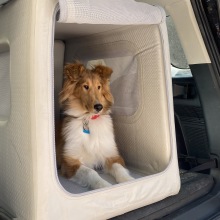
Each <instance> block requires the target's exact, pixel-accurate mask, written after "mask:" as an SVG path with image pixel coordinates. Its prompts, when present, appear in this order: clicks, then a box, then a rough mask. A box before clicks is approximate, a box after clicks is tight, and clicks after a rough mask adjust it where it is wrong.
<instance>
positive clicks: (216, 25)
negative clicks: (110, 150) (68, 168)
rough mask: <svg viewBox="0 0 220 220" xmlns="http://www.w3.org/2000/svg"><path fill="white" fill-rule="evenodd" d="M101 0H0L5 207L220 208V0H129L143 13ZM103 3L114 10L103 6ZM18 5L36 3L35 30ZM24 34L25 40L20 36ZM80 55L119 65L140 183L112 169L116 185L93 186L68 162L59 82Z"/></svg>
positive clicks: (168, 215)
mask: <svg viewBox="0 0 220 220" xmlns="http://www.w3.org/2000/svg"><path fill="white" fill-rule="evenodd" d="M71 1H72V2H71ZM93 1H94V2H97V7H96V8H95V7H94V8H92V7H90V8H89V10H91V11H92V10H94V11H92V13H91V14H92V15H90V14H89V13H88V11H87V9H83V10H84V11H83V10H82V11H83V13H84V14H83V13H82V14H80V13H79V14H77V13H76V14H77V16H78V17H77V16H76V17H74V16H72V15H71V13H75V11H74V10H76V9H75V8H74V4H79V6H80V4H81V3H78V2H77V1H76V0H69V1H68V0H67V1H64V0H59V1H57V0H48V1H46V0H45V2H44V3H43V2H41V3H39V1H38V0H34V1H33V2H34V3H33V2H32V3H30V2H29V3H28V0H0V102H1V103H3V104H2V105H1V104H0V143H2V144H0V175H1V176H2V177H3V178H0V219H2V220H8V219H19V220H20V219H21V220H26V219H27V220H30V219H31V220H32V219H33V220H34V219H45V220H46V219H48V220H50V219H54V216H56V218H57V219H64V220H68V219H70V218H69V216H71V215H72V213H76V214H75V216H74V218H76V219H85V218H87V219H90V218H91V219H112V220H113V219H114V220H125V219H126V220H139V219H147V220H151V219H152V220H153V219H165V220H168V219H176V220H185V219H195V220H196V219H198V220H199V219H209V220H214V219H218V218H219V217H220V169H219V156H220V135H219V134H220V133H219V131H220V123H219V122H220V2H219V1H218V0H166V1H163V0H136V1H131V0H128V2H127V5H129V4H131V6H130V5H129V7H133V6H132V4H134V6H135V7H136V6H137V9H136V11H137V14H135V9H134V8H133V9H132V10H133V12H134V14H133V16H128V14H129V13H131V11H129V10H131V9H129V10H128V11H126V10H125V11H124V15H127V16H124V17H123V13H122V14H120V13H118V12H117V9H115V10H116V11H115V12H114V10H112V11H111V10H110V9H111V8H109V5H108V4H107V3H106V5H105V4H104V3H103V2H101V1H99V0H93ZM93 1H91V2H92V3H93ZM120 1H122V0H120ZM46 2H47V3H46ZM76 2H77V3H76ZM85 2H87V1H85ZM88 2H90V1H88ZM108 2H109V1H108ZM116 3H117V2H115V1H114V4H116ZM25 4H27V6H26V9H25V10H26V11H25V10H24V8H25V7H24V6H23V5H25ZM112 4H113V3H112ZM118 4H119V2H118ZM123 4H124V6H123V7H124V8H125V9H126V7H128V6H127V5H126V0H124V1H123V3H122V5H123ZM142 4H143V5H145V6H146V10H148V12H149V16H148V15H147V16H146V18H142V17H141V15H142V14H141V13H142V12H141V8H145V6H143V5H142ZM103 5H105V7H103ZM119 5H120V4H119ZM81 7H82V6H81ZM102 7H103V8H104V9H103V8H102ZM17 8H19V10H21V11H19V10H17ZM44 8H46V9H44ZM79 8H80V7H79ZM27 10H29V12H27ZM65 10H67V11H66V12H65V13H64V11H65ZM68 10H69V11H68ZM80 10H81V8H80ZM101 10H106V11H105V12H106V14H105V13H103V14H101V15H99V16H100V17H101V18H102V19H100V18H99V17H98V16H97V17H96V16H94V12H98V11H101ZM120 10H122V8H120ZM138 10H139V11H138ZM143 10H144V9H143ZM109 11H110V12H109ZM13 12H15V13H17V15H18V16H21V15H22V14H24V15H25V16H24V18H23V19H24V21H23V23H22V25H23V24H25V22H29V23H28V24H27V26H28V27H29V29H30V30H29V29H28V28H27V27H26V26H25V25H24V27H26V29H25V28H23V29H22V28H21V29H20V27H19V26H18V25H17V23H16V22H15V25H14V24H13V23H12V22H11V21H9V23H8V24H7V21H6V19H9V20H10V16H16V15H13ZM37 12H39V13H41V14H40V15H41V16H39V17H38V15H37ZM80 12H81V11H80ZM9 13H10V15H9ZM31 13H32V14H31ZM34 13H36V14H34ZM48 13H50V14H49V15H48ZM108 13H109V14H108ZM111 13H112V14H111ZM126 13H127V14H126ZM26 14H27V15H26ZM33 14H34V15H33ZM71 16H72V17H71ZM80 16H81V17H86V16H88V18H85V20H83V19H82V20H80ZM89 16H91V17H89ZM92 16H93V17H92ZM114 16H115V17H114ZM28 17H31V19H32V20H30V21H27V19H26V18H28ZM128 17H129V19H130V20H129V19H127V18H128ZM139 17H140V18H141V19H140V20H138V19H139ZM43 18H44V19H43ZM62 19H63V20H62ZM77 19H79V21H78V20H77ZM86 19H87V20H86ZM89 19H94V23H92V22H93V21H91V23H90V20H89ZM105 19H106V20H105ZM117 19H118V20H117ZM120 19H121V20H120ZM123 19H124V20H123ZM164 19H165V20H164ZM97 20H98V21H97ZM110 20H112V23H111V22H110ZM133 20H134V21H135V22H134V23H132V22H133ZM44 21H45V23H44ZM13 22H14V20H13ZM31 22H32V23H31ZM114 22H115V23H114ZM123 22H124V23H123ZM131 23H132V24H131ZM145 23H146V24H147V25H145ZM31 24H32V25H33V26H31ZM13 25H14V26H13ZM1 27H2V28H1ZM165 27H166V28H165ZM12 30H13V31H14V32H13V31H12ZM27 30H28V31H29V32H28V34H27V35H26V33H25V31H27ZM15 31H16V33H19V34H20V35H19V34H18V35H17V36H15V34H14V33H15ZM12 32H13V34H11V33H12ZM12 35H13V37H12ZM8 36H9V37H8ZM24 36H25V39H24V41H22V42H25V41H27V45H25V43H24V44H23V46H24V48H23V51H19V50H17V49H16V47H15V46H14V45H15V44H16V45H17V44H21V43H18V41H21V40H20V37H22V38H24ZM166 36H167V37H168V39H167V37H166ZM30 39H34V40H30ZM166 42H167V44H166ZM164 45H165V46H164ZM20 46H21V45H19V48H20ZM13 47H14V48H15V49H16V55H13V56H12V51H13ZM15 49H14V50H15ZM36 51H37V52H36ZM42 51H43V52H42ZM167 51H169V52H167ZM32 54H33V56H32ZM39 54H41V55H39ZM15 57H16V58H15ZM17 58H18V59H17ZM25 58H27V60H28V61H29V62H28V64H26V63H25ZM32 58H33V60H32ZM35 59H36V60H35ZM13 60H16V62H15V61H13ZM73 60H80V61H82V62H83V63H84V64H85V65H88V64H89V63H91V62H95V63H102V64H104V65H107V66H113V67H114V68H113V72H114V73H115V74H114V73H113V78H112V80H111V91H112V94H113V96H114V97H115V104H114V106H113V108H112V118H113V121H114V128H115V132H116V141H117V143H118V144H119V146H120V148H119V151H120V153H121V154H122V156H123V157H124V159H125V162H126V164H127V166H128V169H129V171H130V173H131V175H132V176H133V177H134V178H135V181H134V182H132V183H127V184H122V185H120V184H119V186H118V184H116V182H114V180H112V179H111V178H110V177H109V176H108V175H106V174H102V173H100V175H101V176H102V177H103V178H104V179H106V180H107V181H109V182H111V183H112V184H113V187H112V188H111V189H106V190H105V189H104V190H98V191H97V192H96V191H91V190H90V189H87V188H83V187H79V186H78V185H77V184H75V183H73V182H71V181H69V180H67V179H65V178H64V177H62V176H61V175H60V172H59V169H57V167H56V161H55V156H54V155H55V154H56V153H55V147H54V145H55V143H54V141H55V124H56V121H59V120H61V119H62V118H63V117H64V116H63V112H62V109H60V106H59V102H58V99H59V92H60V90H61V89H62V86H63V67H64V65H65V63H68V62H71V61H73ZM13 63H14V65H17V69H16V67H15V66H14V67H13V66H12V65H13ZM19 63H22V64H21V65H22V66H23V67H24V68H23V69H20V68H19V65H20V64H19ZM167 63H168V66H167ZM25 66H26V68H25ZM33 68H34V69H35V70H34V72H33V74H29V73H28V72H29V71H30V70H33ZM51 69H52V71H51ZM167 69H168V70H167ZM42 70H44V71H45V70H46V72H47V73H45V74H42ZM137 70H138V71H137ZM10 71H12V73H10ZM51 72H52V73H51ZM8 73H10V74H8ZM17 73H18V77H17V78H16V77H15V80H14V81H13V77H14V76H15V75H16V74H17ZM24 73H25V74H24ZM38 73H39V75H38ZM144 73H147V74H145V75H144ZM13 74H14V75H13ZM22 74H23V77H22ZM44 81H45V83H44ZM16 85H17V86H16ZM19 85H21V86H20V87H19ZM171 90H172V91H171ZM35 93H36V94H37V95H35ZM19 94H25V95H19ZM37 97H38V98H37ZM48 97H49V98H48ZM25 103H27V104H25ZM45 103H46V104H45ZM149 103H150V104H149ZM15 105H18V106H19V107H18V108H17V107H16V110H15V107H14V106H15ZM22 106H23V107H22ZM13 109H14V110H13ZM50 111H51V112H52V113H49V112H50ZM25 118H26V119H25ZM24 119H25V120H24ZM43 119H44V122H43ZM24 121H25V122H24ZM174 125H175V126H174ZM23 127H25V128H24V129H23ZM24 134H25V135H24ZM173 136H175V137H173ZM39 137H43V138H39ZM38 138H39V140H37V139H38ZM46 140H47V141H46ZM174 142H175V143H174ZM26 143H27V144H26ZM22 144H26V145H25V147H24V148H22V147H21V146H22ZM6 146H7V147H8V148H6ZM47 146H48V147H47ZM11 155H12V156H11ZM27 155H29V156H27ZM30 155H31V156H30ZM35 155H36V156H35ZM34 159H36V160H34ZM10 160H11V162H10ZM24 167H27V170H26V168H24ZM28 167H29V168H30V170H28ZM21 170H24V171H25V172H24V173H22V172H21ZM6 171H7V172H6ZM20 172H21V173H22V174H20ZM18 173H19V174H18ZM48 173H49V174H48ZM23 175H24V176H23ZM23 177H24V179H23ZM26 178H27V179H26ZM138 184H139V185H138ZM56 190H57V191H56ZM147 190H148V191H147ZM44 196H45V197H44ZM59 196H60V197H59ZM1 198H2V199H1ZM58 198H60V200H59V201H58ZM111 199H112V201H111ZM19 201H22V202H19ZM84 204H85V206H84ZM83 206H84V207H83ZM54 207H55V208H54ZM61 207H62V208H61ZM72 207H74V208H72ZM74 209H75V210H74ZM84 209H85V213H83V211H82V210H84ZM79 212H80V214H78V213H79ZM86 213H87V214H86ZM85 216H86V217H85Z"/></svg>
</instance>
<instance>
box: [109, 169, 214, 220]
mask: <svg viewBox="0 0 220 220" xmlns="http://www.w3.org/2000/svg"><path fill="white" fill-rule="evenodd" d="M180 174H181V190H180V192H179V194H177V195H175V196H171V197H168V198H166V199H164V200H162V201H160V202H157V203H154V204H152V205H149V206H145V207H142V208H139V209H136V210H134V211H132V212H128V213H125V214H124V215H120V216H117V217H115V218H111V220H137V219H147V220H151V219H152V220H153V219H158V218H161V217H163V216H165V215H167V214H169V213H171V212H173V211H175V210H177V209H179V208H181V207H183V206H184V205H186V204H188V203H190V202H192V201H194V200H196V199H198V198H200V197H202V196H204V195H206V194H207V193H208V192H209V191H210V189H211V188H212V186H213V183H214V181H213V178H212V177H211V176H209V175H206V174H200V173H183V172H180Z"/></svg>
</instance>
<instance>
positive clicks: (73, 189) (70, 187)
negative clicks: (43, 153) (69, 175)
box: [58, 169, 146, 194]
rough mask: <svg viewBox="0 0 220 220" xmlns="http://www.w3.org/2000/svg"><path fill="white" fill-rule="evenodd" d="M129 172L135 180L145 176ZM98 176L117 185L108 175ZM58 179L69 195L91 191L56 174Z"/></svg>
mask: <svg viewBox="0 0 220 220" xmlns="http://www.w3.org/2000/svg"><path fill="white" fill-rule="evenodd" d="M129 172H130V175H131V176H132V177H133V178H135V179H138V178H140V177H144V176H146V174H143V173H140V172H137V171H134V170H131V169H129ZM99 175H100V176H101V177H102V178H103V179H105V180H106V181H108V182H109V183H111V184H113V185H115V184H117V183H116V182H115V180H114V178H113V177H112V176H110V175H108V174H104V173H101V172H99ZM58 178H59V181H60V183H61V185H62V186H63V188H64V189H65V190H66V191H68V192H70V193H73V194H79V193H84V192H88V191H91V189H88V188H86V187H81V186H80V185H78V184H76V183H74V182H73V181H71V180H68V179H66V178H64V177H62V176H61V175H59V174H58Z"/></svg>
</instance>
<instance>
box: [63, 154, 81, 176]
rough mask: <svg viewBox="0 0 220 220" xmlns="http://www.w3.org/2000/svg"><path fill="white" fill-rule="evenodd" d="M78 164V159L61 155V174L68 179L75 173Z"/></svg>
mask: <svg viewBox="0 0 220 220" xmlns="http://www.w3.org/2000/svg"><path fill="white" fill-rule="evenodd" d="M80 165H81V163H80V161H79V160H78V159H74V158H72V157H67V156H63V158H62V166H61V174H62V175H63V176H64V177H66V178H68V179H69V178H71V177H72V176H74V175H75V174H76V171H77V170H78V169H79V167H80Z"/></svg>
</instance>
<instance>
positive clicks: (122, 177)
mask: <svg viewBox="0 0 220 220" xmlns="http://www.w3.org/2000/svg"><path fill="white" fill-rule="evenodd" d="M131 180H134V178H133V177H132V176H130V175H129V174H128V173H123V174H122V175H118V176H117V182H118V183H124V182H127V181H131Z"/></svg>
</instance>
